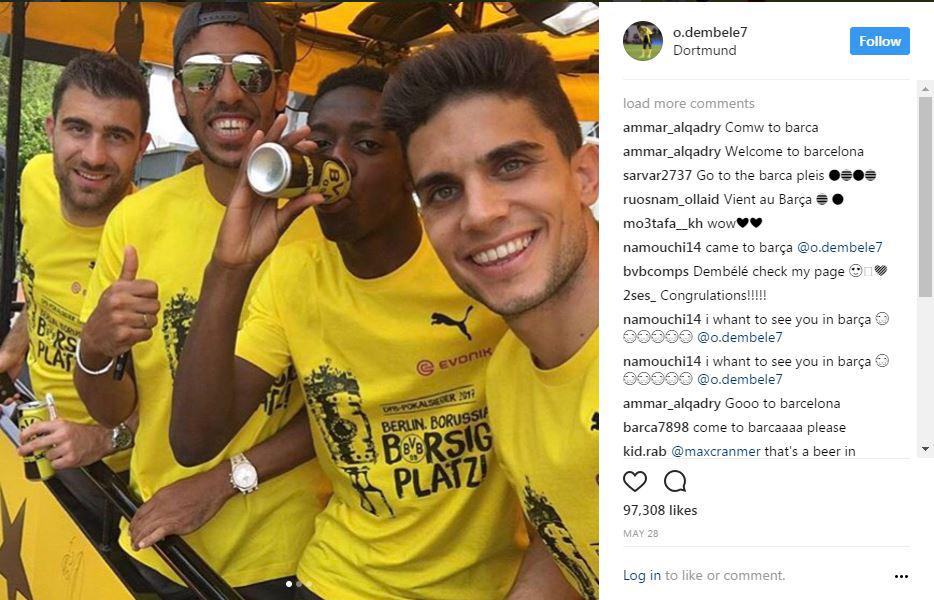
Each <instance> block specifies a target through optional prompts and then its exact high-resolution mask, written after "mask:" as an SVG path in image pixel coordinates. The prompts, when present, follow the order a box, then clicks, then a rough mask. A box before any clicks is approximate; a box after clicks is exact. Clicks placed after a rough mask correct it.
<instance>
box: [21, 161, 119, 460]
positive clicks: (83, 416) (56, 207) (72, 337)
mask: <svg viewBox="0 0 934 600" xmlns="http://www.w3.org/2000/svg"><path fill="white" fill-rule="evenodd" d="M20 217H21V219H22V221H23V235H22V239H21V240H20V254H19V270H20V277H21V279H22V283H23V292H24V294H25V296H26V303H27V306H28V307H27V310H26V315H27V317H28V323H27V325H28V328H29V353H28V354H27V356H26V364H27V365H28V366H29V376H30V380H31V381H32V389H33V393H34V394H35V396H36V398H44V397H45V395H46V394H47V393H51V394H52V396H53V397H54V398H55V409H56V411H57V413H58V416H59V417H60V418H62V419H64V420H66V421H72V422H75V423H81V424H84V425H91V424H97V422H96V421H95V420H94V419H93V418H91V416H90V415H89V414H88V410H87V408H85V406H84V403H83V402H81V399H80V398H79V397H78V392H77V391H76V390H75V387H74V384H73V383H72V373H73V372H74V368H75V344H76V343H77V341H78V335H79V334H80V332H81V322H80V321H79V319H78V316H79V315H80V313H81V306H82V305H83V304H84V296H85V294H86V293H87V289H86V287H87V284H88V279H89V278H90V277H91V269H93V268H94V259H95V257H96V256H97V247H98V245H99V244H100V240H101V232H102V231H103V229H104V227H103V225H101V226H98V227H78V226H77V225H72V224H71V223H69V222H68V221H67V220H66V219H65V217H64V216H63V215H62V208H61V200H60V199H59V190H58V182H57V181H56V180H55V172H54V169H53V164H52V155H51V154H40V155H38V156H36V157H35V158H33V159H32V160H30V161H29V164H27V165H26V167H25V168H24V169H23V175H22V179H21V184H20ZM104 462H106V463H107V465H108V466H110V468H111V469H113V470H114V471H126V470H127V468H128V467H129V466H130V452H129V451H124V452H120V453H118V454H114V455H111V456H108V457H105V459H104Z"/></svg>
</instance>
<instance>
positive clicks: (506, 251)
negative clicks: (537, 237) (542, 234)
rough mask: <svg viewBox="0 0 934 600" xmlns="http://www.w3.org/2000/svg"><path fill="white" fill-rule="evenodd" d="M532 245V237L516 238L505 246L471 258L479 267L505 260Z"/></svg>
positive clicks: (501, 245) (479, 253) (502, 245)
mask: <svg viewBox="0 0 934 600" xmlns="http://www.w3.org/2000/svg"><path fill="white" fill-rule="evenodd" d="M531 243H532V235H531V234H529V235H526V236H524V237H521V238H516V239H514V240H509V241H508V242H506V243H504V244H500V245H499V246H497V247H495V248H490V249H489V250H484V251H483V252H478V253H476V254H474V255H473V256H471V258H472V259H473V261H474V262H475V263H477V264H478V265H486V264H489V263H491V262H494V261H498V260H503V259H504V258H508V257H510V256H512V255H514V254H517V253H519V252H521V251H522V250H525V249H526V248H528V247H529V244H531Z"/></svg>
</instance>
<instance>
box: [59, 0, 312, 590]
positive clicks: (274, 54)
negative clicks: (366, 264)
mask: <svg viewBox="0 0 934 600" xmlns="http://www.w3.org/2000/svg"><path fill="white" fill-rule="evenodd" d="M174 52H175V55H174V60H175V72H176V79H175V81H174V82H173V89H174V98H175V104H176V107H177V109H178V114H179V115H180V116H181V117H182V119H183V120H184V122H185V123H186V125H187V127H188V128H189V130H190V131H191V132H192V134H193V135H194V137H195V140H196V141H197V142H198V147H199V149H200V151H201V154H202V156H203V164H201V165H198V166H195V167H192V168H190V169H188V170H186V171H183V172H182V173H179V174H178V175H176V176H174V177H170V178H168V179H166V180H163V181H160V182H158V183H155V184H153V185H151V186H149V187H147V188H145V189H143V190H141V191H140V192H138V193H137V194H134V195H132V196H130V197H128V198H127V199H126V200H125V201H124V202H122V203H121V204H120V206H119V207H118V208H116V209H115V210H114V211H113V212H112V213H111V215H110V218H109V219H108V221H107V224H106V226H105V227H104V232H103V238H102V241H101V247H100V253H99V255H98V259H97V265H96V267H95V269H94V273H93V275H92V276H91V281H90V284H89V288H88V295H87V299H86V302H85V304H84V308H83V311H82V320H83V321H84V327H83V329H82V331H81V339H80V341H81V344H80V347H79V349H78V352H77V358H78V369H77V370H76V373H75V384H76V386H77V388H78V391H79V392H80V394H81V398H82V399H83V400H84V402H85V404H86V405H87V406H88V408H89V410H90V412H91V414H92V415H94V416H95V417H96V418H98V419H99V420H101V421H102V422H107V423H112V422H119V421H120V420H122V419H124V418H125V416H126V415H127V414H130V412H132V411H133V410H134V407H138V411H139V429H138V431H137V436H136V440H137V441H136V451H135V452H134V454H133V459H132V462H131V465H130V485H131V488H132V489H133V491H134V492H136V494H137V495H138V496H139V497H140V498H141V499H142V500H143V501H144V502H145V503H144V505H143V507H142V508H141V509H140V510H139V511H138V512H137V514H136V516H135V517H134V519H133V521H132V523H130V524H129V525H126V524H124V525H123V534H122V535H121V538H120V543H121V546H123V548H124V549H125V550H127V551H128V552H129V553H130V554H131V556H132V557H133V558H134V559H136V560H137V561H138V562H139V564H138V568H139V570H140V571H141V573H143V575H144V577H146V578H147V580H148V581H149V582H150V583H151V584H152V585H153V587H154V588H155V589H156V591H157V592H158V593H160V594H161V595H164V596H169V597H172V598H175V597H190V596H191V595H192V594H191V592H190V591H188V590H187V589H185V588H184V587H183V586H182V585H180V581H179V580H178V578H177V577H176V576H175V575H174V573H173V572H172V571H171V570H170V569H169V568H168V567H167V566H166V565H165V563H163V562H162V560H161V559H160V558H159V557H158V555H157V554H156V553H155V552H154V551H153V550H152V549H151V548H148V546H150V545H151V544H152V543H154V542H156V541H158V540H160V539H162V538H164V537H165V536H166V535H169V534H173V533H177V534H186V536H185V539H186V540H187V541H188V542H189V543H190V544H191V546H192V547H193V548H194V549H195V550H197V551H198V553H199V554H200V555H201V557H202V558H204V560H205V561H206V562H207V563H208V564H209V565H211V567H213V568H214V569H215V570H216V571H217V572H218V573H219V574H220V575H221V576H222V577H223V578H224V579H225V580H227V582H228V583H230V584H231V585H233V586H235V587H237V588H238V589H239V590H240V593H241V595H243V596H244V597H245V598H280V597H290V596H291V594H292V591H293V590H292V589H290V587H289V586H287V585H286V578H288V577H291V576H293V575H294V573H295V569H296V564H297V562H298V558H299V555H300V553H301V551H302V549H303V548H304V547H305V544H306V542H307V541H308V539H309V537H310V536H311V533H312V530H313V522H314V518H315V516H316V515H317V513H318V511H319V510H320V508H321V507H322V505H323V501H324V499H323V498H321V497H320V496H321V495H323V494H326V492H327V490H328V486H327V483H326V480H324V478H323V475H322V474H321V473H320V469H319V468H318V467H317V464H316V463H311V462H307V461H308V459H309V458H310V457H311V455H312V447H311V436H310V435H309V432H308V427H307V424H306V423H305V422H304V415H303V414H301V413H303V402H302V399H301V391H300V390H299V389H298V386H292V381H293V380H294V370H293V369H291V367H289V365H283V368H282V369H280V370H279V371H278V372H277V373H275V375H274V376H273V377H271V378H270V380H269V381H268V382H267V384H266V387H265V388H264V389H263V390H262V392H261V394H260V396H261V401H260V402H258V403H257V404H256V405H254V410H253V411H252V412H251V414H250V415H248V418H246V419H245V420H244V423H242V427H240V428H239V429H238V431H236V432H235V435H232V436H231V439H230V440H229V443H228V444H225V445H224V446H222V447H218V448H216V450H215V451H214V452H212V453H211V454H210V455H208V456H205V457H204V458H203V461H199V463H202V464H196V465H188V466H183V465H181V464H179V463H178V462H177V461H176V460H175V459H174V456H173V454H172V451H171V448H170V447H169V419H170V413H171V399H172V387H173V383H174V378H175V374H176V370H177V368H178V361H179V357H180V356H181V352H182V348H183V347H184V345H185V342H186V339H187V338H188V331H189V326H190V323H191V317H192V315H193V314H194V311H195V306H196V305H197V304H198V301H199V295H200V291H201V279H202V274H203V272H204V268H205V265H207V264H208V262H209V261H210V259H211V254H212V250H213V247H214V240H215V239H216V237H217V231H218V228H219V226H220V223H221V219H222V218H223V215H224V203H225V202H226V201H227V197H228V196H229V194H230V191H231V189H232V188H233V187H234V184H235V182H236V180H237V174H238V168H239V166H240V163H241V161H243V160H245V157H246V152H247V150H248V144H249V142H250V139H251V137H252V136H253V134H254V133H256V132H257V131H259V130H265V129H269V127H270V126H271V125H272V123H273V121H274V120H275V118H276V115H277V113H279V112H281V111H282V110H283V108H284V107H285V103H286V94H287V90H288V82H289V75H288V73H286V72H284V71H283V70H282V56H283V53H282V38H281V34H280V32H279V29H278V25H277V23H276V21H275V19H274V18H273V17H272V15H271V14H270V13H269V12H268V10H267V9H265V8H263V7H262V5H261V4H259V3H192V4H189V5H188V6H187V7H186V8H185V10H184V11H183V12H182V14H181V15H180V17H179V20H178V24H177V26H176V30H175V36H174ZM320 235H321V234H320V231H319V230H318V228H317V225H316V224H315V223H314V215H312V214H310V213H309V215H308V218H307V219H304V220H302V221H300V222H296V223H295V224H294V226H293V227H292V228H291V229H290V230H289V233H288V234H287V236H295V237H296V238H305V237H310V238H314V237H320ZM127 351H130V360H129V364H128V367H127V370H126V374H125V376H124V377H123V378H122V379H117V378H115V377H114V376H113V370H114V367H113V365H114V363H115V362H116V360H117V358H118V357H120V356H121V355H122V354H123V353H124V352H127ZM297 465H300V466H297ZM280 474H281V475H280ZM277 475H279V476H277Z"/></svg>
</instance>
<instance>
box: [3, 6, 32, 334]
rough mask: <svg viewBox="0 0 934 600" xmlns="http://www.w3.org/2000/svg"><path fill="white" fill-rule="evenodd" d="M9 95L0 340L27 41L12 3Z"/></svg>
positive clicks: (10, 265)
mask: <svg viewBox="0 0 934 600" xmlns="http://www.w3.org/2000/svg"><path fill="white" fill-rule="evenodd" d="M10 4H12V5H13V23H12V27H11V30H10V33H11V36H10V93H9V103H8V104H7V119H6V123H7V125H6V173H5V177H4V188H3V194H4V195H3V269H2V273H0V339H3V338H6V334H7V333H9V331H10V317H11V315H12V310H13V307H12V303H13V300H15V298H14V295H13V294H14V291H13V290H14V288H13V277H14V274H15V271H16V251H15V247H14V246H15V244H14V242H15V241H16V239H15V238H16V222H17V221H18V219H19V217H18V212H19V211H18V208H19V202H18V201H17V200H18V198H19V194H18V190H19V123H20V105H21V98H22V91H23V90H22V87H23V46H24V44H25V40H26V3H25V2H11V3H10Z"/></svg>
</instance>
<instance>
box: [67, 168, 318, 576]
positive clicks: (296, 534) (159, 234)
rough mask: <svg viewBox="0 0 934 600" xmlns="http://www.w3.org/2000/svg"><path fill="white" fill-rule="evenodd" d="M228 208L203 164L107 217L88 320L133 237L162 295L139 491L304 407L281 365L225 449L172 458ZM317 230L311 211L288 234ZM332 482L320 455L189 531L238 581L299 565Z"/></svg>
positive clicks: (138, 459) (141, 355)
mask: <svg viewBox="0 0 934 600" xmlns="http://www.w3.org/2000/svg"><path fill="white" fill-rule="evenodd" d="M223 215H224V207H223V206H222V205H221V204H220V203H218V202H217V201H216V200H214V198H213V197H212V196H211V194H210V191H209V190H208V187H207V183H206V182H205V179H204V167H203V166H197V167H194V168H192V169H189V170H187V171H184V172H182V173H180V174H178V175H176V176H174V177H171V178H169V179H166V180H164V181H161V182H159V183H156V184H153V185H151V186H149V187H147V188H145V189H143V190H141V191H140V192H138V193H136V194H134V195H132V196H128V197H127V198H126V199H125V200H124V201H123V202H121V203H120V205H119V206H117V208H116V209H114V211H113V212H112V213H111V215H110V218H109V219H108V220H107V224H106V225H105V227H104V234H103V238H102V240H101V246H100V254H99V255H98V259H97V266H96V268H95V270H94V273H93V275H92V276H91V282H90V284H89V287H88V296H87V300H86V303H85V305H84V308H83V311H82V322H83V321H86V320H87V318H88V317H89V316H90V314H91V312H92V311H93V310H94V308H95V307H96V306H97V302H98V300H99V299H100V295H101V293H102V292H103V291H104V290H106V289H107V288H108V287H109V286H110V285H111V284H112V283H113V282H114V281H115V280H117V279H118V278H119V276H120V272H121V268H122V265H123V250H124V247H125V246H127V245H132V246H135V247H136V251H137V254H138V256H139V272H138V274H137V277H138V278H139V279H149V280H153V281H155V282H156V283H157V284H158V285H159V301H160V302H161V304H162V309H161V311H160V313H159V315H158V316H157V317H158V323H157V325H156V329H155V330H154V332H153V337H152V338H151V339H149V340H147V341H145V342H143V343H140V344H137V345H136V346H134V347H133V367H134V370H135V375H136V389H137V397H138V402H139V419H140V423H139V430H138V431H137V433H136V447H135V450H134V452H133V457H132V460H131V463H130V486H131V488H132V489H133V491H134V492H136V494H137V495H138V496H139V497H140V498H142V499H143V500H148V499H149V498H150V497H151V496H152V495H153V494H154V493H156V492H157V491H158V490H159V489H161V488H162V487H165V486H167V485H169V484H171V483H173V482H175V481H178V480H180V479H183V478H185V477H189V476H192V475H195V474H197V473H201V472H203V471H206V470H208V469H210V468H211V467H214V466H215V465H217V464H218V463H220V462H221V461H225V460H227V459H228V458H229V457H231V456H233V455H235V454H237V453H239V452H244V451H246V450H248V449H250V448H252V447H253V446H255V445H257V444H258V443H259V442H261V441H263V440H265V439H267V438H269V437H270V436H272V435H273V434H274V433H275V432H276V431H278V430H279V429H281V428H282V427H284V426H285V424H286V423H287V422H288V421H289V419H291V418H292V417H293V416H294V415H295V414H296V413H297V412H299V411H300V410H302V395H301V390H300V389H298V387H299V386H292V385H291V383H292V381H291V380H292V379H294V371H291V373H290V370H289V369H288V368H287V365H283V368H281V369H279V371H278V372H277V373H276V376H277V377H278V380H277V382H276V385H275V386H274V387H273V389H272V390H271V391H270V393H269V395H268V396H267V397H266V399H265V401H264V403H263V404H262V405H261V406H260V407H258V409H257V411H256V412H255V413H254V414H253V415H252V416H251V417H250V419H249V420H248V421H247V423H246V424H245V425H244V426H243V428H242V429H241V430H240V432H239V433H238V434H237V435H236V437H235V438H234V439H233V440H231V442H230V443H229V444H228V445H227V447H226V448H225V449H224V451H223V452H221V453H220V454H219V455H218V456H217V457H215V458H214V459H213V460H211V461H209V462H207V463H205V464H203V465H199V466H197V467H191V468H187V467H183V466H181V465H180V464H178V463H177V462H176V461H175V459H174V456H173V454H172V450H171V448H170V446H169V421H170V416H171V409H172V382H173V378H174V374H175V371H176V369H177V367H178V360H179V357H180V356H181V351H182V346H183V344H184V342H185V338H186V337H187V335H188V328H189V326H190V324H191V319H192V316H193V315H194V311H195V306H196V304H197V301H198V296H199V294H200V291H201V280H202V276H203V274H204V268H205V266H207V263H208V261H209V260H210V258H211V254H212V252H213V250H214V242H215V239H216V237H217V231H218V229H219V227H220V223H221V219H222V218H223ZM320 235H321V233H320V230H319V229H318V226H317V221H316V219H315V218H314V214H313V213H312V212H310V211H309V212H308V213H307V214H306V215H303V217H302V218H300V219H299V220H298V221H296V222H295V223H294V224H293V226H292V227H291V228H290V230H289V232H288V233H287V234H286V236H287V237H289V238H291V237H292V236H296V237H301V236H310V237H315V236H318V237H320ZM290 375H291V376H290ZM289 390H291V393H289ZM326 490H327V482H326V480H325V479H324V476H323V475H322V474H321V473H320V468H319V467H318V466H317V461H312V462H309V463H306V464H304V465H301V466H300V467H298V468H296V469H293V470H291V471H289V472H288V473H286V474H284V475H281V476H279V477H276V478H274V479H271V480H268V481H262V482H260V486H259V489H258V490H257V491H256V492H254V493H252V494H249V495H239V494H238V495H237V496H235V497H234V498H231V499H230V500H229V501H228V502H227V503H226V504H225V505H224V506H223V508H221V509H220V511H219V512H218V513H217V515H215V516H214V518H213V519H211V520H210V521H209V522H208V523H206V524H205V525H204V526H203V527H202V528H201V529H199V530H198V531H195V532H194V533H191V534H189V535H186V536H184V537H185V539H186V540H187V541H188V543H189V544H191V546H192V547H193V548H194V549H195V550H196V551H197V552H198V554H200V555H201V557H202V558H204V559H205V560H206V561H207V563H208V564H209V565H211V567H213V568H214V569H215V570H216V571H217V572H218V573H219V574H220V575H221V576H222V577H223V578H224V579H226V580H227V582H228V583H230V584H231V585H233V586H243V585H247V584H251V583H257V582H259V581H265V580H269V579H275V578H278V577H285V576H289V575H294V574H295V568H296V564H297V562H298V558H299V556H300V554H301V551H302V549H303V548H304V547H305V544H306V543H307V541H308V539H309V538H310V536H311V533H312V531H313V520H314V517H315V515H317V513H318V511H319V510H320V509H321V508H322V507H323V505H324V498H323V497H321V496H320V494H321V493H322V492H324V493H326ZM120 544H121V546H123V548H124V549H125V550H126V551H127V552H130V553H131V554H132V555H133V557H134V558H136V559H137V560H140V561H142V562H143V563H145V564H147V565H148V566H150V567H152V568H154V569H156V570H157V571H159V572H160V573H162V574H163V575H165V576H167V577H171V578H172V579H174V580H175V581H178V579H177V577H176V576H175V575H174V573H172V571H171V570H170V569H169V568H168V567H167V566H166V565H165V564H164V563H163V562H162V560H161V559H160V558H159V557H158V556H157V555H156V553H155V551H153V550H152V549H147V550H143V551H142V552H132V550H131V546H130V540H129V535H128V533H127V524H126V522H124V523H123V532H122V534H121V537H120Z"/></svg>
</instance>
